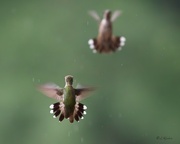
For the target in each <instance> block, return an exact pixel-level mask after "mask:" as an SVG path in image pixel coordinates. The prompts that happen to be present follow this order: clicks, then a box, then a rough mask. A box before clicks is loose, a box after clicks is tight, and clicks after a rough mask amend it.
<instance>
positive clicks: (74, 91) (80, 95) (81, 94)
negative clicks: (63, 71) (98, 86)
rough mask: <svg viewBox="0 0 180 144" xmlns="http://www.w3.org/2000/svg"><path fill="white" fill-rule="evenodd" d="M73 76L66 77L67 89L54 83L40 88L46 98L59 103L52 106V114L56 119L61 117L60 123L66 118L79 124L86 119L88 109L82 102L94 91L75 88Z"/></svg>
mask: <svg viewBox="0 0 180 144" xmlns="http://www.w3.org/2000/svg"><path fill="white" fill-rule="evenodd" d="M72 85H73V76H71V75H67V76H65V87H64V88H61V87H59V86H58V85H56V84H54V83H48V84H44V85H40V86H38V90H39V91H40V92H42V93H43V94H45V95H46V96H48V97H50V98H53V99H55V100H57V101H58V102H56V103H54V104H51V105H50V109H51V110H50V113H51V114H53V117H54V118H56V117H58V116H59V122H61V121H63V119H64V118H66V119H69V121H70V123H73V122H74V119H75V120H76V121H78V122H79V120H80V119H84V117H83V115H85V114H86V111H85V110H86V109H87V107H86V106H85V105H84V104H82V103H80V101H81V100H82V99H84V98H86V97H87V94H88V93H89V92H91V91H93V90H94V88H92V87H80V86H77V88H73V86H72Z"/></svg>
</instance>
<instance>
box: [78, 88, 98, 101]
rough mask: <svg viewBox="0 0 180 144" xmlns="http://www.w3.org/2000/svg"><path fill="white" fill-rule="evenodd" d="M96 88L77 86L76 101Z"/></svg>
mask: <svg viewBox="0 0 180 144" xmlns="http://www.w3.org/2000/svg"><path fill="white" fill-rule="evenodd" d="M94 90H95V88H93V87H84V88H83V87H82V88H76V89H75V95H76V101H81V100H83V99H84V98H86V97H87V96H88V94H89V92H91V91H94Z"/></svg>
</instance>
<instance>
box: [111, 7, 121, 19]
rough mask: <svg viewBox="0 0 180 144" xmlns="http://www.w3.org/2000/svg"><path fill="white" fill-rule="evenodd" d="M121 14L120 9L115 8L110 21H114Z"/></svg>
mask: <svg viewBox="0 0 180 144" xmlns="http://www.w3.org/2000/svg"><path fill="white" fill-rule="evenodd" d="M120 14H121V11H119V10H116V11H115V12H114V13H113V14H112V17H111V21H112V22H113V21H115V20H116V19H117V17H118V16H120Z"/></svg>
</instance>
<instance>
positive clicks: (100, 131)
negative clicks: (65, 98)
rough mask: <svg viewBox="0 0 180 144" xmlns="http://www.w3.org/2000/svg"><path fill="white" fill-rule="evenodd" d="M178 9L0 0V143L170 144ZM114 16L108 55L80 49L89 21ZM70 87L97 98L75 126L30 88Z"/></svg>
mask: <svg viewBox="0 0 180 144" xmlns="http://www.w3.org/2000/svg"><path fill="white" fill-rule="evenodd" d="M179 6H180V2H179V1H178V0H171V1H168V0H111V1H108V0H102V1H97V0H92V1H88V0H76V1H73V0H31V1H30V0H14V1H10V0H1V1H0V18H1V20H0V107H1V108H0V114H1V116H0V143H1V144H11V143H14V144H41V143H44V144H48V143H51V144H52V143H65V144H70V143H71V144H72V143H74V144H79V143H82V144H83V143H84V144H92V143H94V144H96V143H98V144H101V143H103V144H161V143H162V144H166V143H167V144H179V143H180V113H179V110H180V50H179V49H180V46H179V42H180V19H179ZM105 9H111V10H112V11H114V10H117V9H120V10H122V12H123V13H122V16H120V17H119V18H118V19H117V20H116V21H115V22H114V34H115V35H123V36H125V37H126V39H127V42H126V45H125V47H123V50H122V51H120V52H117V53H113V54H108V55H106V54H94V53H92V51H91V50H90V49H89V46H88V44H87V41H88V39H90V38H93V37H95V36H96V35H97V29H98V25H97V23H96V21H94V20H93V19H92V18H91V17H90V16H89V15H88V14H87V11H89V10H96V11H97V12H98V13H99V14H100V15H101V16H102V14H103V11H104V10H105ZM67 74H71V75H73V76H74V78H75V83H74V85H76V84H77V83H80V84H82V85H83V84H84V85H92V86H96V87H98V89H97V90H96V91H95V92H93V93H92V94H91V97H89V98H87V99H85V100H83V102H82V103H84V104H86V105H87V106H88V110H87V115H86V116H85V119H84V120H81V121H80V122H79V123H77V122H75V123H73V124H70V123H69V121H68V120H64V121H63V122H62V123H59V122H58V120H57V119H53V118H52V115H50V114H49V105H50V104H52V103H54V102H55V101H54V100H53V99H49V98H48V97H46V96H44V95H43V94H41V93H39V92H38V91H37V90H36V85H38V84H42V83H46V82H55V83H56V84H58V85H60V86H61V87H63V86H64V76H65V75H67Z"/></svg>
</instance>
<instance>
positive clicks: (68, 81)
mask: <svg viewBox="0 0 180 144" xmlns="http://www.w3.org/2000/svg"><path fill="white" fill-rule="evenodd" d="M65 83H66V85H72V84H73V76H71V75H67V76H65Z"/></svg>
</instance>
